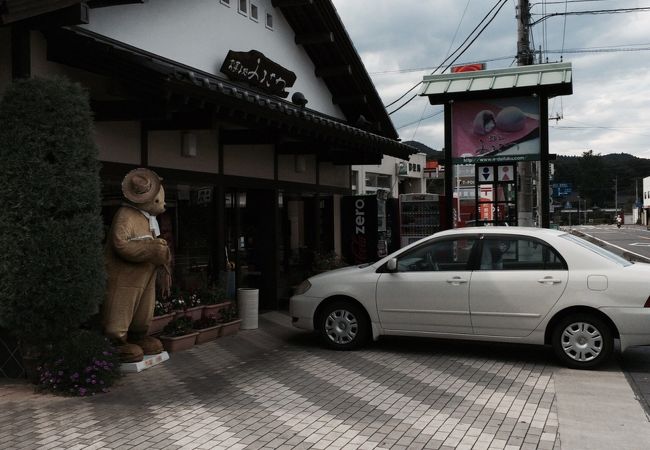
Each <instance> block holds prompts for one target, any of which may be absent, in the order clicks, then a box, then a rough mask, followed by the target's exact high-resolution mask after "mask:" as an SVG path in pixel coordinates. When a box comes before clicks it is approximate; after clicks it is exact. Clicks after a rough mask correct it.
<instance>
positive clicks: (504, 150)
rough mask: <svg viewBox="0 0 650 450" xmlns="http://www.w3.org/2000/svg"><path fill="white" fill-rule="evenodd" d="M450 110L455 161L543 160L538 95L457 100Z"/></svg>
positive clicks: (464, 162)
mask: <svg viewBox="0 0 650 450" xmlns="http://www.w3.org/2000/svg"><path fill="white" fill-rule="evenodd" d="M451 110H452V136H451V144H452V145H451V147H452V160H453V162H454V163H455V164H476V163H484V162H499V161H533V160H539V159H540V139H539V135H540V131H539V100H538V99H537V98H535V97H513V98H505V99H489V100H471V101H458V102H455V103H454V104H453V105H452V109H451Z"/></svg>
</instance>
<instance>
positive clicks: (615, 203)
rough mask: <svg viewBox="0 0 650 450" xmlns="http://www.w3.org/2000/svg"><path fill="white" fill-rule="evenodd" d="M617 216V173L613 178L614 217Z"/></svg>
mask: <svg viewBox="0 0 650 450" xmlns="http://www.w3.org/2000/svg"><path fill="white" fill-rule="evenodd" d="M616 216H618V175H617V176H616V177H615V178H614V217H616Z"/></svg>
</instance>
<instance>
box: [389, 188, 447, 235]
mask: <svg viewBox="0 0 650 450" xmlns="http://www.w3.org/2000/svg"><path fill="white" fill-rule="evenodd" d="M399 218H400V245H401V247H404V246H406V245H408V244H410V243H412V242H415V241H417V240H420V239H422V238H423V237H426V236H429V235H431V234H433V233H435V232H437V231H439V230H440V229H441V228H440V196H439V195H438V194H401V195H400V196H399Z"/></svg>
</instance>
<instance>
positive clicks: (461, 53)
mask: <svg viewBox="0 0 650 450" xmlns="http://www.w3.org/2000/svg"><path fill="white" fill-rule="evenodd" d="M507 2H508V0H498V1H497V3H496V4H495V5H494V6H493V7H492V9H491V10H490V12H489V13H488V15H489V14H490V13H491V12H492V11H494V9H495V8H497V7H498V9H497V10H496V11H495V12H494V14H493V15H492V17H491V18H490V19H489V20H488V22H487V23H486V24H485V25H484V26H483V28H481V29H480V30H479V31H478V33H477V34H476V36H474V38H473V39H472V40H471V41H470V42H469V43H468V44H467V46H465V48H464V49H463V50H462V51H461V52H460V53H459V54H458V55H457V56H456V57H455V58H454V59H453V60H452V61H451V62H450V63H449V65H448V66H447V67H445V68H444V69H443V72H444V71H445V70H447V69H449V67H451V66H452V65H453V64H454V63H455V62H456V61H457V60H458V58H460V57H461V56H462V55H463V54H464V53H465V52H466V51H467V50H468V49H469V48H470V47H471V45H472V44H473V43H474V42H475V41H476V40H477V39H478V38H479V36H480V35H481V34H482V33H483V31H485V29H486V28H487V27H488V26H489V25H490V24H491V23H492V22H493V21H494V19H495V18H496V16H497V15H498V14H499V12H500V11H501V9H503V7H504V6H505V4H506V3H507ZM499 3H500V4H499ZM486 17H487V15H486ZM486 17H484V18H483V20H481V22H480V23H479V25H480V24H481V23H483V22H484V21H485V18H486ZM474 30H476V28H474ZM473 32H474V31H472V33H473ZM470 37H471V33H470V35H469V36H468V37H467V38H466V39H465V40H464V41H463V43H462V44H461V45H460V46H459V47H458V49H457V50H456V51H454V52H453V53H452V55H453V54H454V53H456V52H457V51H458V50H459V49H460V48H461V47H462V46H463V45H464V44H465V42H467V40H468V39H469V38H470ZM450 56H451V55H450ZM447 59H449V57H448V58H447ZM447 59H446V60H445V61H443V62H442V63H441V64H440V65H439V66H438V67H437V68H436V69H435V70H434V72H435V71H437V70H438V69H440V67H442V65H443V64H445V63H446V61H447ZM421 83H422V82H421V81H420V82H419V83H418V84H417V85H415V86H414V87H412V88H411V89H409V91H407V92H406V94H408V92H410V91H412V90H413V89H415V88H416V87H417V86H419V85H420V84H421ZM406 94H404V95H403V96H402V97H400V99H401V98H404V96H405V95H406ZM415 97H417V94H415V95H413V96H412V97H411V98H409V99H408V100H407V101H406V102H404V103H403V104H402V105H401V106H399V107H398V108H396V109H394V110H393V111H391V112H389V113H388V115H391V114H394V113H395V112H397V111H399V110H400V109H402V108H403V107H404V106H406V105H407V104H409V103H410V102H411V101H412V100H413V99H414V98H415ZM398 100H399V99H398ZM396 101H397V100H396ZM396 101H395V102H396ZM395 102H393V103H391V105H392V104H394V103H395ZM388 106H390V105H388Z"/></svg>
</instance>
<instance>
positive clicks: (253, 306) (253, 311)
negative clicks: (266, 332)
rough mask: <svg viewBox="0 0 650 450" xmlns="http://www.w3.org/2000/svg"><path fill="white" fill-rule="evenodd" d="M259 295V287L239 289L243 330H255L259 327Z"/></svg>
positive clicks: (238, 297)
mask: <svg viewBox="0 0 650 450" xmlns="http://www.w3.org/2000/svg"><path fill="white" fill-rule="evenodd" d="M259 296H260V291H259V289H253V288H239V289H237V308H238V309H239V318H240V319H241V329H242V330H255V329H256V328H257V316H258V303H259Z"/></svg>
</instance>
